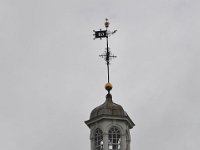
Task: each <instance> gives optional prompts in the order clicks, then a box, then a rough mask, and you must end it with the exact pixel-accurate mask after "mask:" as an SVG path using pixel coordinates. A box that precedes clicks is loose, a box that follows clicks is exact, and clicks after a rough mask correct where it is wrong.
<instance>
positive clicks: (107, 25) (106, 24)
mask: <svg viewBox="0 0 200 150" xmlns="http://www.w3.org/2000/svg"><path fill="white" fill-rule="evenodd" d="M109 24H110V23H109V22H108V19H107V18H106V22H105V23H104V25H105V27H106V28H108V27H109Z"/></svg>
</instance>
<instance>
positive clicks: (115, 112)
mask: <svg viewBox="0 0 200 150" xmlns="http://www.w3.org/2000/svg"><path fill="white" fill-rule="evenodd" d="M101 115H109V116H120V117H127V116H128V115H127V113H126V112H125V111H124V109H123V108H122V106H120V105H118V104H116V103H113V101H112V95H111V94H107V95H106V101H105V102H104V103H103V104H102V105H100V106H98V107H96V108H95V109H93V110H92V112H91V114H90V119H93V118H96V117H98V116H101Z"/></svg>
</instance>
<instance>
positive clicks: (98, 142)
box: [95, 128, 103, 150]
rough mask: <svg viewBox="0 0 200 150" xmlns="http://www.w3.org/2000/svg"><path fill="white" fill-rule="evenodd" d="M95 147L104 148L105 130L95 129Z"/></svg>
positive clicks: (98, 149) (97, 148) (97, 149)
mask: <svg viewBox="0 0 200 150" xmlns="http://www.w3.org/2000/svg"><path fill="white" fill-rule="evenodd" d="M95 148H96V150H102V149H103V132H102V130H101V129H99V128H97V129H96V131H95Z"/></svg>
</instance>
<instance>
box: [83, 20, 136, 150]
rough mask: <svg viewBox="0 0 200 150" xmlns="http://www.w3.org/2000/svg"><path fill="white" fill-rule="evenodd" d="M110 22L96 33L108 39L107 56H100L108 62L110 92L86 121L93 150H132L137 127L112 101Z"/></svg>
mask: <svg viewBox="0 0 200 150" xmlns="http://www.w3.org/2000/svg"><path fill="white" fill-rule="evenodd" d="M108 26H109V22H108V20H107V19H106V22H105V27H106V30H103V31H102V30H100V31H94V32H95V34H94V35H95V38H100V39H101V38H106V41H107V48H106V51H105V54H103V55H100V56H101V57H103V58H104V59H105V60H106V62H107V69H108V83H107V84H106V85H105V89H106V90H107V91H108V94H107V95H106V100H105V102H104V103H103V104H102V105H100V106H98V107H96V108H95V109H93V110H92V112H91V114H90V119H89V120H87V121H85V123H86V125H87V126H88V127H89V128H90V141H91V150H130V141H131V137H130V131H129V130H130V129H131V128H133V126H134V125H135V124H134V123H133V121H132V120H131V119H130V117H129V116H128V114H127V113H126V112H125V111H124V109H123V108H122V106H120V105H118V104H116V103H114V102H113V100H112V95H111V93H110V91H111V89H112V84H111V83H110V82H109V64H110V60H111V58H114V57H116V56H114V55H112V54H111V52H110V49H109V47H108V37H109V36H110V34H113V33H115V32H116V30H115V31H114V32H110V31H108V30H107V28H108Z"/></svg>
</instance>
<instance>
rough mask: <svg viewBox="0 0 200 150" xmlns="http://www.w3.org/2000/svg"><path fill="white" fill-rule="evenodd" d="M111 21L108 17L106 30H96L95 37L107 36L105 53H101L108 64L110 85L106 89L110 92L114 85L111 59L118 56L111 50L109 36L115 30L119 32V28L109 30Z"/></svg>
mask: <svg viewBox="0 0 200 150" xmlns="http://www.w3.org/2000/svg"><path fill="white" fill-rule="evenodd" d="M109 24H110V23H109V22H108V19H107V18H106V22H105V23H104V25H105V27H106V29H105V30H101V29H100V30H99V31H95V30H93V31H94V39H98V38H99V39H100V40H101V39H102V38H106V50H105V52H104V53H103V54H101V55H99V56H100V57H102V58H104V60H105V61H106V65H107V71H108V83H107V84H109V85H106V89H107V90H108V92H110V90H111V89H112V85H111V84H110V69H109V65H110V61H111V60H112V59H113V58H116V57H117V56H115V55H113V54H112V52H111V51H110V48H109V46H108V37H109V36H111V35H112V34H114V33H115V32H117V30H114V31H113V32H111V31H109V30H108V27H109Z"/></svg>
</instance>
